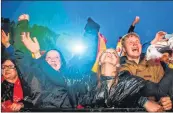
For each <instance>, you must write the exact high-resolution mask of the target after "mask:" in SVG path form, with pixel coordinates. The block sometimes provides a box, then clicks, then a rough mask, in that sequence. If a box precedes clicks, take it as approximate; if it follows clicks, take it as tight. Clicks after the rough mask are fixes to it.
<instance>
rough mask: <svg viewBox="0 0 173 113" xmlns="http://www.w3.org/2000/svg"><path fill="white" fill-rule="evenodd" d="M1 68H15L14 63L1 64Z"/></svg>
mask: <svg viewBox="0 0 173 113" xmlns="http://www.w3.org/2000/svg"><path fill="white" fill-rule="evenodd" d="M2 69H15V66H14V65H2Z"/></svg>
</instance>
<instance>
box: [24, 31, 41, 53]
mask: <svg viewBox="0 0 173 113" xmlns="http://www.w3.org/2000/svg"><path fill="white" fill-rule="evenodd" d="M22 42H23V43H24V45H25V47H26V48H27V49H28V50H29V51H30V52H32V53H37V52H38V51H39V50H40V45H39V43H38V41H37V39H36V37H34V38H33V40H32V39H31V38H30V36H29V34H28V35H26V34H24V35H22Z"/></svg>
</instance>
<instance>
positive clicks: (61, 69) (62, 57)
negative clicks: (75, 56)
mask: <svg viewBox="0 0 173 113" xmlns="http://www.w3.org/2000/svg"><path fill="white" fill-rule="evenodd" d="M51 50H54V51H57V52H58V53H59V55H60V61H61V67H60V71H62V72H64V71H65V68H66V62H65V58H64V56H63V55H62V53H61V51H60V50H58V49H50V50H48V51H46V53H44V55H43V57H44V59H46V56H47V53H48V52H50V51H51Z"/></svg>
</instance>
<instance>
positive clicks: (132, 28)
mask: <svg viewBox="0 0 173 113" xmlns="http://www.w3.org/2000/svg"><path fill="white" fill-rule="evenodd" d="M134 29H135V26H133V25H131V26H130V27H129V30H128V33H131V32H134Z"/></svg>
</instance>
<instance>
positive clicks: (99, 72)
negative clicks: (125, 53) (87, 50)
mask: <svg viewBox="0 0 173 113" xmlns="http://www.w3.org/2000/svg"><path fill="white" fill-rule="evenodd" d="M106 50H113V51H114V52H115V55H116V56H117V61H118V65H116V72H117V73H116V74H118V72H119V69H120V67H119V65H120V64H119V63H120V58H119V56H118V53H117V52H116V50H115V49H113V48H110V49H106ZM106 50H104V51H103V52H102V53H101V55H100V56H99V62H100V60H101V57H102V55H103V54H104V53H105V52H106ZM101 74H102V70H101V64H99V66H98V71H97V81H98V84H97V87H98V88H100V87H101V80H100V77H101Z"/></svg>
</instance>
